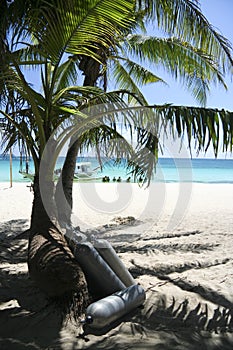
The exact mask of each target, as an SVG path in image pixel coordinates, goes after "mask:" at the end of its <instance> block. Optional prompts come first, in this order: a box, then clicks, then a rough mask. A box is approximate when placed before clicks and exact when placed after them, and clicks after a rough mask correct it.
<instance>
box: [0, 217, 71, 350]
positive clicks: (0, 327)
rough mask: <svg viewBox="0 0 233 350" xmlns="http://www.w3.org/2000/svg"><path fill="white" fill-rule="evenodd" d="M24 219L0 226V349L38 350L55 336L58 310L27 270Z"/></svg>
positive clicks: (59, 321)
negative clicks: (20, 235)
mask: <svg viewBox="0 0 233 350" xmlns="http://www.w3.org/2000/svg"><path fill="white" fill-rule="evenodd" d="M25 224H26V222H25V221H24V220H14V222H13V221H10V222H9V223H7V222H6V223H4V224H1V225H0V262H1V269H0V281H1V282H0V285H1V288H0V348H1V349H15V350H16V349H17V350H20V349H27V350H28V349H42V348H47V347H48V346H49V345H51V344H53V342H57V339H59V332H60V330H61V327H62V324H63V319H64V318H63V315H62V312H61V309H60V308H59V307H58V306H57V304H56V303H54V302H51V300H49V299H48V298H47V297H46V295H45V294H43V293H42V292H41V291H39V290H38V289H37V288H36V287H35V286H34V284H33V282H32V281H31V280H30V278H29V276H28V271H27V245H28V241H27V239H24V238H23V239H21V238H17V236H18V234H20V231H19V230H17V229H16V226H18V227H20V226H21V230H22V228H24V225H25Z"/></svg>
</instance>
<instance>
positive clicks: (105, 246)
mask: <svg viewBox="0 0 233 350" xmlns="http://www.w3.org/2000/svg"><path fill="white" fill-rule="evenodd" d="M93 243H94V246H95V249H96V250H97V251H98V252H99V254H100V255H101V256H102V258H103V259H104V260H105V261H106V263H107V264H108V265H109V266H110V267H111V269H112V270H113V271H114V272H115V274H116V275H117V276H118V277H119V279H120V280H121V281H122V282H123V283H124V285H125V286H126V287H129V286H132V285H133V284H136V282H135V280H134V279H133V277H132V275H131V274H130V273H129V271H128V270H127V268H126V267H125V265H124V264H123V262H122V261H121V259H120V258H119V256H118V255H117V253H116V252H115V250H114V248H113V247H112V245H111V244H110V243H109V242H108V241H107V240H105V239H96V240H94V242H93Z"/></svg>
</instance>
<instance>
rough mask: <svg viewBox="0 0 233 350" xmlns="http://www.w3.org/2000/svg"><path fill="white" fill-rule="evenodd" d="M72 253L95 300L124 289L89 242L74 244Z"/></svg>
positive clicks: (122, 284)
mask: <svg viewBox="0 0 233 350" xmlns="http://www.w3.org/2000/svg"><path fill="white" fill-rule="evenodd" d="M72 251H73V254H74V256H75V258H76V260H77V261H78V263H79V264H80V266H81V268H82V270H83V272H84V274H85V277H86V280H87V284H88V288H89V290H90V292H91V293H92V295H94V296H95V297H96V298H97V299H99V298H103V297H105V296H107V295H110V294H112V293H115V292H117V291H119V290H122V289H124V288H125V287H126V286H125V285H124V283H123V282H122V281H121V280H120V279H119V277H118V276H117V275H116V274H115V272H114V271H113V270H112V269H111V267H110V266H109V265H108V264H107V263H106V262H105V261H104V259H103V258H102V257H101V256H100V254H99V253H98V252H97V250H96V249H95V248H94V247H93V245H92V244H91V243H90V242H84V243H78V244H75V245H74V246H73V249H72Z"/></svg>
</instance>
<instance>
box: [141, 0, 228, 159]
mask: <svg viewBox="0 0 233 350" xmlns="http://www.w3.org/2000/svg"><path fill="white" fill-rule="evenodd" d="M200 5H201V11H202V13H203V14H204V15H205V17H206V18H207V19H208V21H209V22H210V23H211V24H212V25H213V26H214V27H215V29H216V30H217V31H218V32H220V34H222V35H223V36H225V37H226V38H227V39H228V40H229V41H230V42H231V44H232V45H233V18H232V14H233V0H221V1H220V0H200ZM161 74H162V75H161V77H162V78H164V80H165V81H166V82H167V83H168V85H169V86H165V85H164V84H159V85H150V86H147V87H146V88H144V93H145V95H146V98H147V100H148V101H149V103H151V104H162V103H173V104H174V105H186V106H198V103H197V101H196V100H195V99H194V98H193V97H192V95H191V94H190V93H189V92H188V91H187V90H185V88H184V87H182V85H181V84H180V83H179V82H176V81H175V80H174V79H172V78H171V77H170V76H169V75H167V74H164V73H163V72H162V73H161ZM225 81H226V83H227V85H228V90H227V91H226V90H225V89H224V88H223V87H221V86H217V87H216V86H214V85H213V86H212V87H211V91H210V94H209V96H208V99H207V104H206V107H213V108H219V109H226V110H230V111H233V76H232V77H231V76H230V75H228V76H226V79H225ZM173 146H175V147H176V148H177V145H174V144H172V143H171V144H169V145H168V150H167V151H166V149H165V153H164V156H172V154H171V152H169V149H170V150H171V149H173ZM186 148H187V147H183V151H184V149H185V152H184V157H185V155H189V153H188V152H187V151H186ZM192 156H193V157H196V152H195V150H193V151H192ZM198 157H199V158H200V157H206V158H214V153H213V151H212V150H211V149H209V150H208V151H207V153H206V154H204V153H200V154H199V156H198ZM232 157H233V156H232V155H231V154H227V155H226V154H223V153H221V152H219V155H218V158H232Z"/></svg>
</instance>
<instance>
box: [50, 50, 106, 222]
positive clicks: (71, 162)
mask: <svg viewBox="0 0 233 350" xmlns="http://www.w3.org/2000/svg"><path fill="white" fill-rule="evenodd" d="M79 68H80V69H81V70H82V71H83V75H84V76H85V78H84V83H83V86H95V85H96V82H97V79H98V77H99V74H100V64H99V62H97V61H96V60H94V59H93V58H90V57H86V56H83V58H82V59H81V61H80V64H79ZM74 137H75V136H74ZM70 145H71V146H70V147H69V149H68V152H67V154H66V159H65V162H64V165H63V169H62V176H60V178H59V181H58V184H57V186H56V193H55V199H56V204H57V210H58V218H59V221H60V222H61V224H62V226H64V227H65V225H66V224H67V225H68V226H71V212H72V206H73V179H74V172H75V164H76V159H77V155H78V150H79V148H80V140H79V139H78V140H76V141H74V142H73V140H72V139H71V142H70ZM63 193H64V194H63ZM64 196H65V198H66V201H67V202H66V201H64Z"/></svg>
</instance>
